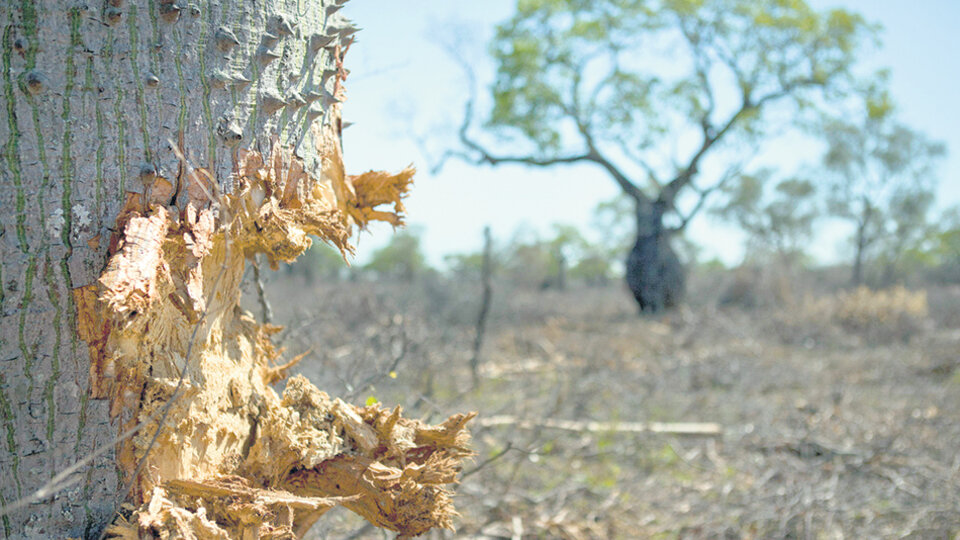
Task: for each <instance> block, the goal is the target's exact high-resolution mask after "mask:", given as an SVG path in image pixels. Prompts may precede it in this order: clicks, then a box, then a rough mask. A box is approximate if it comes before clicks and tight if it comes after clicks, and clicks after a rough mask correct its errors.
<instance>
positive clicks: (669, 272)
mask: <svg viewBox="0 0 960 540" xmlns="http://www.w3.org/2000/svg"><path fill="white" fill-rule="evenodd" d="M664 206H665V205H664V204H662V203H660V202H656V203H654V204H652V205H649V204H639V203H638V204H637V211H636V216H637V241H636V243H634V245H633V249H631V250H630V255H629V256H628V257H627V268H626V269H627V272H626V274H627V275H626V277H627V285H628V286H629V287H630V290H631V291H633V296H634V298H636V300H637V304H639V305H640V312H641V313H659V312H661V311H663V310H666V309H669V308H672V307H675V306H677V305H678V304H679V303H680V301H681V299H682V298H683V292H684V286H685V283H684V282H685V280H684V273H683V265H681V264H680V259H679V258H678V257H677V254H676V253H675V252H674V251H673V248H671V247H670V233H669V231H668V230H667V229H666V228H665V227H664V226H663V213H664Z"/></svg>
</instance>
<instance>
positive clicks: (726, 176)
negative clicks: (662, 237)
mask: <svg viewBox="0 0 960 540" xmlns="http://www.w3.org/2000/svg"><path fill="white" fill-rule="evenodd" d="M743 169H744V164H743V163H739V164H737V165H734V166H733V167H730V168H729V169H727V170H726V172H724V173H723V176H721V177H720V180H718V181H717V182H716V183H715V184H713V185H712V186H710V187H708V188H706V189H698V188H697V187H696V186H694V185H693V184H690V187H691V188H693V189H694V191H696V192H697V194H698V195H699V196H700V198H699V199H697V203H696V204H695V205H694V206H693V208H692V209H691V210H690V212H688V213H687V215H686V216H681V217H680V224H679V225H677V226H676V227H671V228H670V232H671V233H680V232H683V230H684V229H686V228H687V225H688V224H689V223H690V220H692V219H693V218H694V216H696V215H697V214H698V213H699V212H700V210H701V209H703V206H704V204H705V203H706V202H707V198H709V197H710V195H711V194H712V193H713V192H715V191H717V190H718V189H721V188H723V186H724V185H726V184H727V182H729V181H730V180H731V179H732V178H735V177H737V176H739V175H740V173H741V172H743ZM679 213H680V212H677V214H679Z"/></svg>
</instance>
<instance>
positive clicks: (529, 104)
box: [489, 0, 874, 157]
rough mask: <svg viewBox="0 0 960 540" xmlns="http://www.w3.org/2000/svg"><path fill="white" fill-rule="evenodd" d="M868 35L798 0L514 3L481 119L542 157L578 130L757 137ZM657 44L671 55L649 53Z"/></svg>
mask: <svg viewBox="0 0 960 540" xmlns="http://www.w3.org/2000/svg"><path fill="white" fill-rule="evenodd" d="M873 31H874V28H873V27H871V26H870V25H868V24H867V23H866V22H865V21H864V20H863V18H862V17H861V16H859V15H856V14H854V13H851V12H848V11H844V10H839V9H834V10H829V11H824V12H818V11H816V10H813V9H812V8H810V7H809V6H808V5H807V3H806V2H804V1H802V0H790V1H786V0H659V1H656V0H652V1H647V2H638V1H631V2H627V1H623V0H590V1H586V0H566V1H562V0H557V1H546V0H544V1H536V0H529V1H520V2H518V4H517V12H516V14H515V15H514V16H513V17H512V18H511V19H510V20H508V21H506V22H504V23H502V24H501V25H499V26H498V27H497V32H496V37H495V39H494V40H493V42H492V49H491V52H492V54H493V57H494V59H495V61H496V64H497V77H496V81H495V83H494V85H493V88H492V90H493V102H494V106H493V109H492V112H491V115H490V118H489V126H491V127H494V128H502V129H505V130H507V131H508V132H511V133H513V134H515V135H520V136H521V137H522V138H523V139H525V140H527V141H529V142H531V143H532V144H533V146H534V147H535V148H536V151H537V152H539V153H540V154H541V155H545V156H549V155H554V154H556V153H557V152H558V151H560V150H561V149H570V148H571V147H575V146H581V145H582V142H583V141H582V137H580V135H582V134H583V133H584V132H590V133H591V134H592V136H593V137H594V139H596V140H597V141H598V142H608V143H614V144H617V145H618V146H620V145H621V144H622V145H623V146H624V147H625V148H627V149H628V150H630V151H644V150H648V149H650V150H653V151H654V153H659V154H662V153H663V151H664V146H665V145H666V144H669V143H670V142H672V141H668V140H665V139H666V138H667V137H668V136H674V135H676V133H677V130H675V129H670V130H668V129H667V128H668V127H671V128H672V127H673V126H675V125H676V124H677V123H678V122H679V123H680V124H681V125H683V124H685V125H686V127H692V128H694V129H696V130H698V131H699V130H700V127H701V125H703V124H708V125H711V126H713V125H715V126H717V127H716V129H714V128H711V131H712V133H711V134H708V136H711V135H714V136H723V135H725V134H726V133H728V132H730V131H739V132H740V133H741V134H750V133H759V132H760V131H761V120H762V118H763V115H762V112H763V108H764V106H765V105H766V104H767V103H768V102H772V101H778V100H781V99H786V100H794V101H795V102H797V103H799V102H800V101H801V100H806V101H804V102H805V103H809V102H810V101H809V98H810V95H808V94H810V93H811V91H812V92H814V93H815V92H817V91H821V90H837V89H839V88H840V87H841V86H842V85H843V84H844V83H845V82H848V81H849V79H850V67H851V65H852V64H853V63H854V61H855V58H856V52H857V48H858V45H859V44H860V43H861V42H862V41H863V40H864V38H865V37H867V36H869V35H871V34H872V33H873ZM667 48H669V50H671V52H672V54H673V55H674V56H675V57H668V58H663V59H662V60H661V61H655V62H651V61H649V60H648V59H649V57H650V54H651V52H654V53H656V52H660V51H663V50H665V49H667ZM727 82H729V83H731V84H730V85H729V86H730V87H729V88H727V89H724V88H721V86H723V85H724V83H727ZM730 91H734V92H739V94H740V95H739V97H738V99H737V101H738V102H740V103H741V104H742V107H740V109H741V110H739V112H738V113H737V114H735V115H734V116H733V117H729V118H727V119H724V118H722V117H721V115H719V114H718V109H719V107H718V103H717V102H718V100H720V99H721V98H720V96H721V95H726V94H728V93H729V92H730ZM727 120H729V122H728V121H727ZM726 124H729V126H727V125H726ZM661 157H662V156H661Z"/></svg>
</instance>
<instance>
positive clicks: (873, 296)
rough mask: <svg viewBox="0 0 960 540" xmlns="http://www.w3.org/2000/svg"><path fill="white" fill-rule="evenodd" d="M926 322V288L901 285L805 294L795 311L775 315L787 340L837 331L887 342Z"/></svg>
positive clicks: (917, 329)
mask: <svg viewBox="0 0 960 540" xmlns="http://www.w3.org/2000/svg"><path fill="white" fill-rule="evenodd" d="M928 321H929V308H928V305H927V293H926V291H911V290H908V289H906V288H905V287H902V286H896V287H892V288H889V289H882V290H873V289H869V288H867V287H859V288H857V289H854V290H852V291H844V292H839V293H837V294H834V295H829V296H822V297H818V298H813V297H810V296H808V297H806V298H805V300H804V302H803V303H802V304H801V305H800V307H799V308H798V309H797V310H795V311H793V312H792V313H790V314H789V315H787V316H785V317H780V318H778V326H779V327H780V328H781V330H782V332H781V337H784V338H786V339H787V340H788V341H796V338H798V337H800V338H802V339H811V338H812V339H823V338H824V337H827V336H829V335H831V334H833V335H836V334H837V330H839V331H840V332H842V333H843V334H846V335H851V336H856V337H857V338H859V339H860V340H862V341H865V342H867V343H890V342H894V341H904V342H905V341H908V340H909V339H910V338H911V337H912V336H914V335H916V334H917V333H919V332H920V331H922V330H923V329H924V328H925V326H926V325H927V322H928ZM784 331H785V332H789V333H785V332H784ZM798 331H799V332H798Z"/></svg>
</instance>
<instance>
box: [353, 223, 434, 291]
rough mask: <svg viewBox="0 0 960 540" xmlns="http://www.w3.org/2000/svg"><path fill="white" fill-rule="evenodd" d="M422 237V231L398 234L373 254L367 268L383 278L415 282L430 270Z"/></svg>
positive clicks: (409, 230) (406, 230)
mask: <svg viewBox="0 0 960 540" xmlns="http://www.w3.org/2000/svg"><path fill="white" fill-rule="evenodd" d="M420 235H421V233H420V231H419V230H414V229H405V230H402V231H400V232H397V233H396V234H394V235H393V238H391V239H390V243H389V244H387V245H386V246H383V247H382V248H380V249H378V250H376V251H374V252H373V256H372V257H371V259H370V262H369V263H367V265H366V266H365V268H366V269H367V270H372V271H374V272H376V273H377V274H379V275H381V276H385V277H391V278H394V279H401V280H404V281H413V280H414V278H416V277H418V276H420V275H422V274H423V273H424V272H426V271H427V270H428V269H429V266H428V265H427V259H426V257H425V256H424V254H423V249H422V247H421V245H420Z"/></svg>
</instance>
